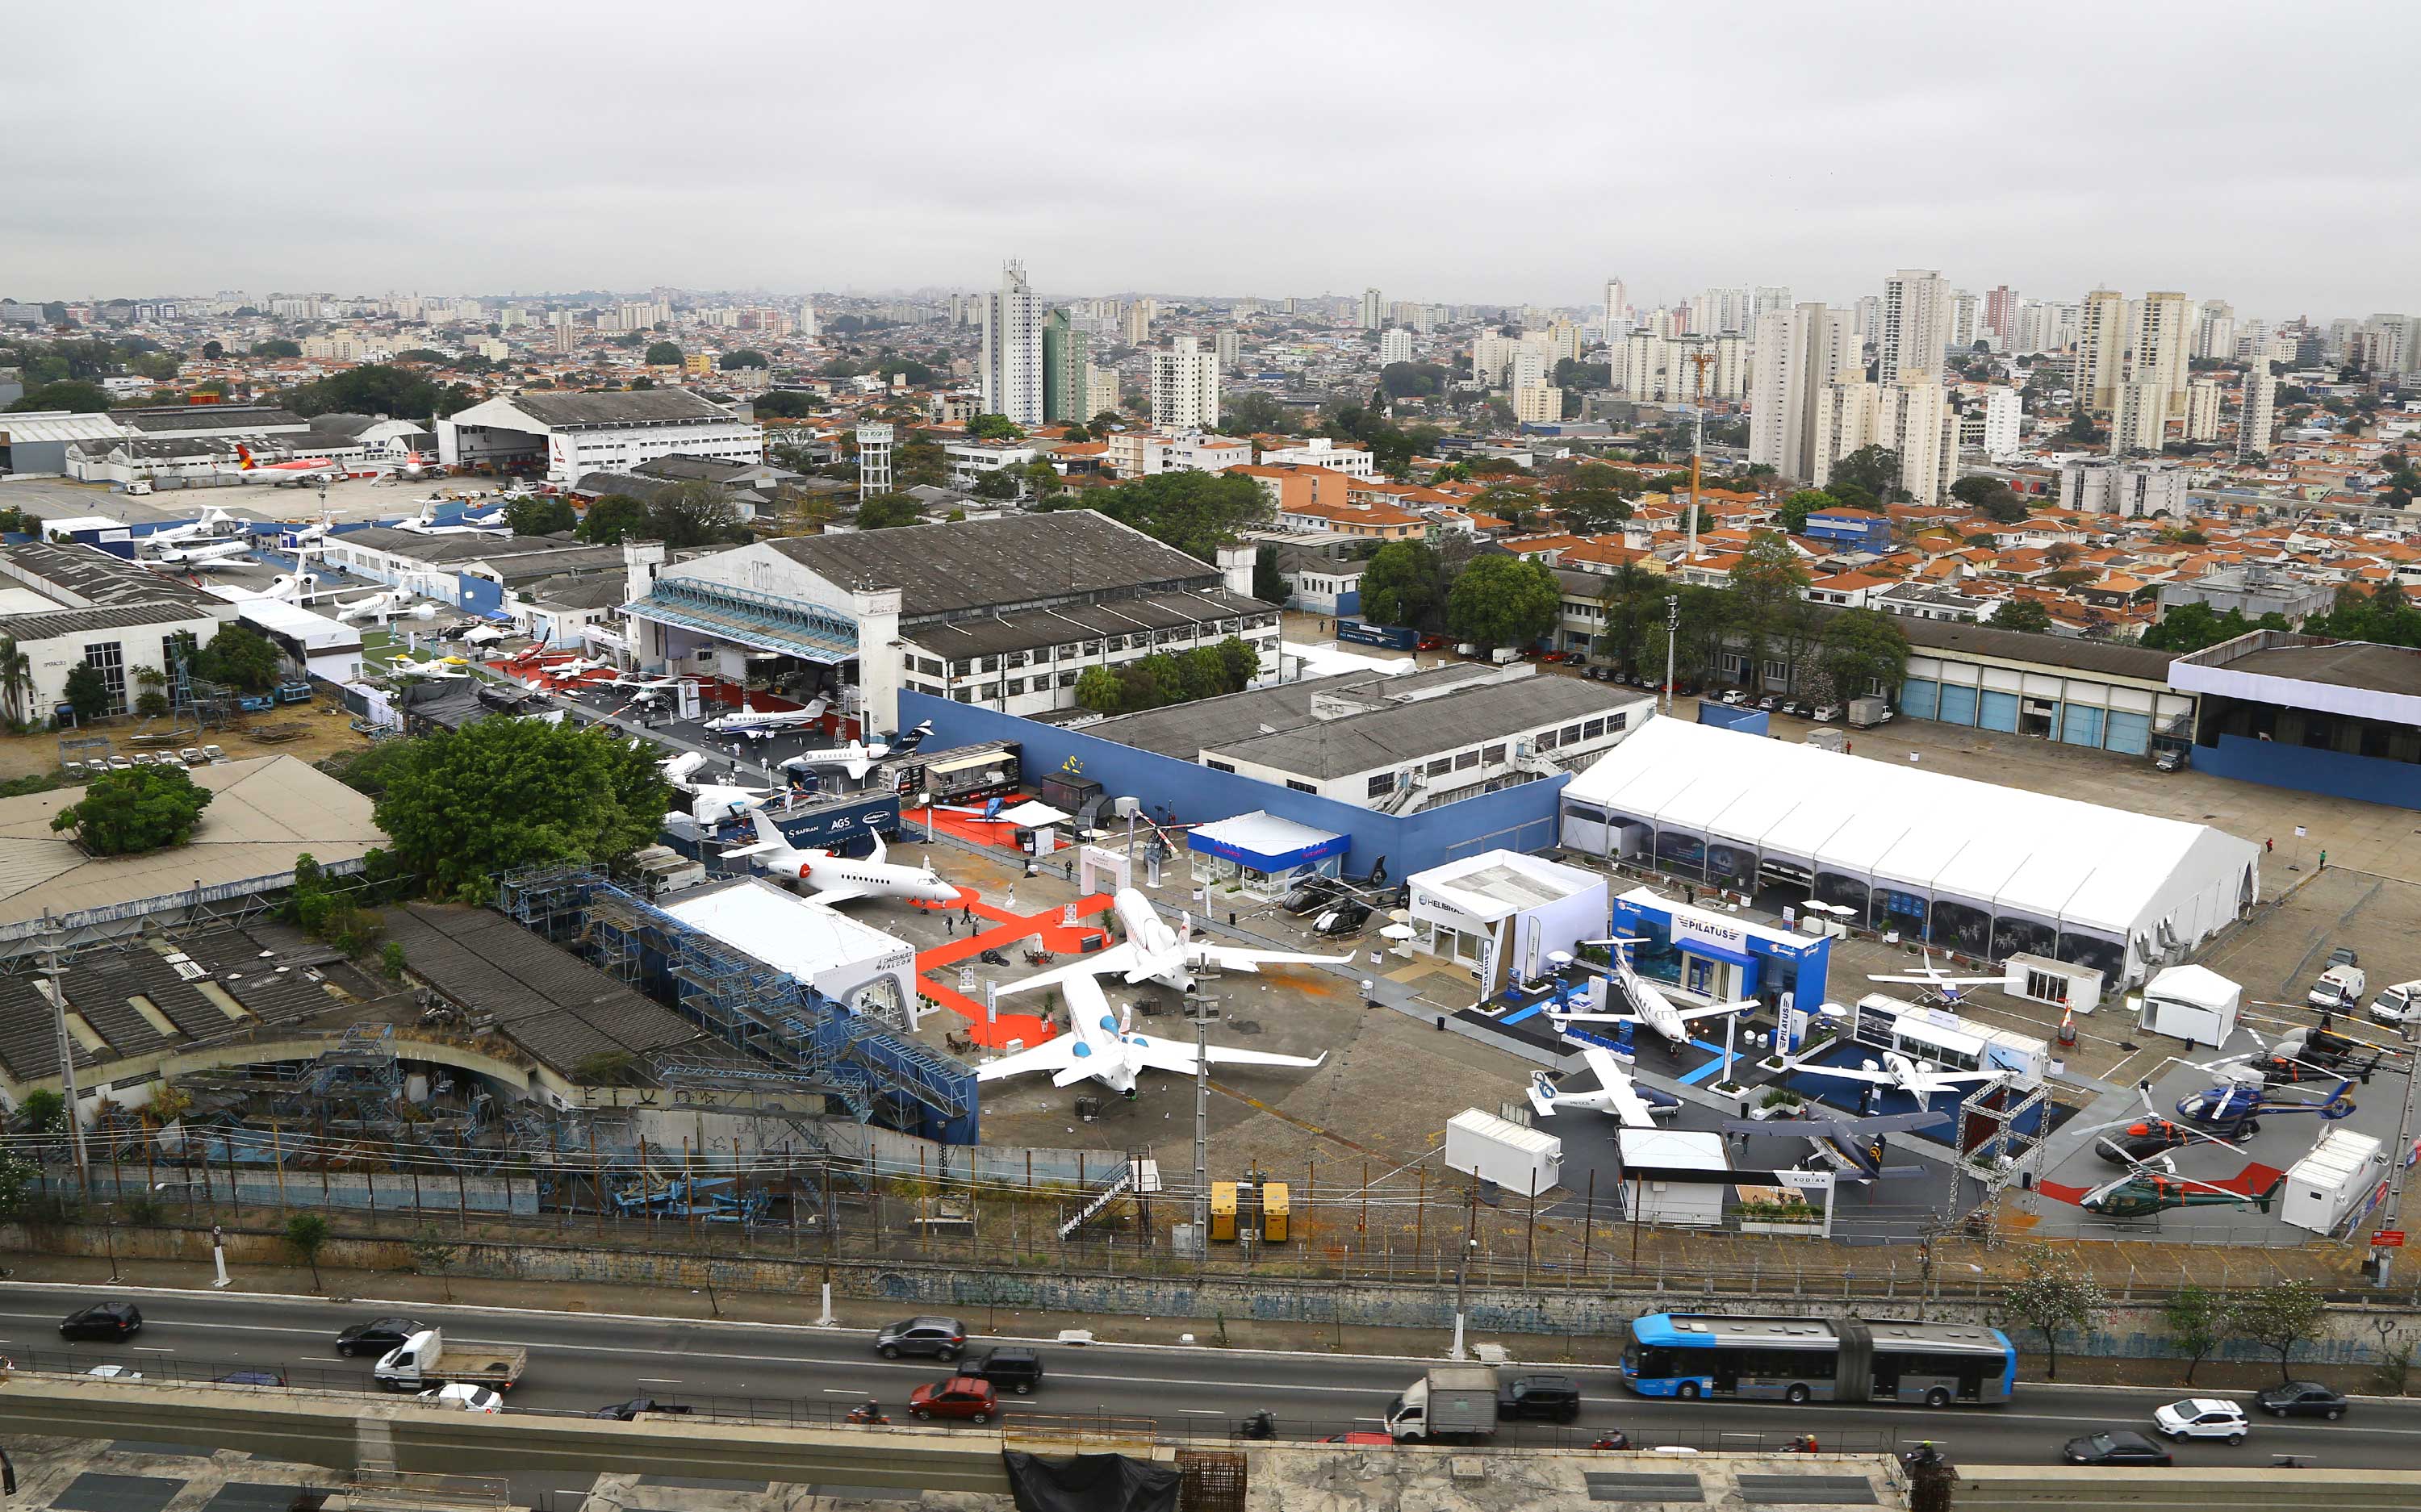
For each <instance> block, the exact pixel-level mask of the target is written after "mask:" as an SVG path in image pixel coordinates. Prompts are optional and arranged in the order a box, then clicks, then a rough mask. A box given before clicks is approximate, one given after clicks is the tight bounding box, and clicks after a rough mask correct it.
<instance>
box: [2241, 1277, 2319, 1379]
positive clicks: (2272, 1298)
mask: <svg viewBox="0 0 2421 1512" xmlns="http://www.w3.org/2000/svg"><path fill="white" fill-rule="evenodd" d="M2328 1311H2329V1306H2328V1299H2327V1298H2326V1297H2324V1296H2322V1295H2321V1294H2320V1291H2319V1288H2318V1287H2316V1286H2313V1285H2312V1284H2311V1283H2310V1282H2308V1281H2300V1280H2288V1281H2278V1282H2273V1283H2271V1284H2270V1285H2269V1286H2264V1287H2262V1288H2261V1289H2260V1290H2259V1291H2257V1292H2255V1293H2254V1294H2253V1295H2252V1296H2250V1297H2248V1298H2246V1299H2245V1300H2244V1303H2243V1306H2242V1308H2241V1310H2240V1311H2239V1313H2238V1314H2237V1321H2238V1323H2239V1325H2240V1326H2241V1327H2242V1329H2243V1330H2244V1332H2245V1333H2247V1334H2249V1335H2251V1336H2252V1337H2253V1338H2255V1339H2257V1340H2259V1341H2260V1343H2261V1347H2262V1348H2265V1349H2273V1350H2275V1351H2277V1355H2278V1379H2279V1380H2281V1381H2286V1380H2293V1379H2294V1378H2293V1377H2292V1375H2290V1374H2289V1373H2288V1368H2287V1364H2288V1357H2289V1356H2291V1355H2292V1354H2293V1353H2294V1352H2295V1346H2296V1345H2298V1344H2301V1343H2303V1342H2304V1340H2305V1339H2308V1338H2310V1337H2311V1336H2312V1335H2313V1334H2315V1333H2319V1331H2320V1324H2321V1323H2322V1322H2323V1321H2325V1320H2326V1319H2327V1317H2328Z"/></svg>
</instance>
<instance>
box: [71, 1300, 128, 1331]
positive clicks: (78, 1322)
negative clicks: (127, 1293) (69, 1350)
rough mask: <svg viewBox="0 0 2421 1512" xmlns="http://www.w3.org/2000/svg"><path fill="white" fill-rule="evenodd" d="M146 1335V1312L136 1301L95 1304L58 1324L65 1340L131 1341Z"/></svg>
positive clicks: (72, 1314)
mask: <svg viewBox="0 0 2421 1512" xmlns="http://www.w3.org/2000/svg"><path fill="white" fill-rule="evenodd" d="M142 1332H143V1309H141V1308H139V1307H137V1306H135V1305H134V1304H133V1302H95V1303H93V1304H92V1305H91V1306H90V1307H86V1308H85V1309H83V1310H81V1311H79V1312H73V1313H70V1314H69V1315H68V1316H67V1317H64V1318H62V1319H61V1320H60V1322H59V1337H60V1338H63V1339H131V1338H133V1336H134V1335H136V1334H137V1333H142Z"/></svg>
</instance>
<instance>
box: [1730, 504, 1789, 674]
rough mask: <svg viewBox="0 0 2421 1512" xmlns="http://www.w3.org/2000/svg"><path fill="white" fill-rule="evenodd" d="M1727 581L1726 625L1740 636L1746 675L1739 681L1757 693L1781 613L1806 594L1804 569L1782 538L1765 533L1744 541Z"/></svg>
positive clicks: (1775, 533) (1761, 532)
mask: <svg viewBox="0 0 2421 1512" xmlns="http://www.w3.org/2000/svg"><path fill="white" fill-rule="evenodd" d="M1730 576H1731V600H1732V625H1733V628H1734V629H1735V630H1736V631H1739V633H1740V637H1741V647H1742V663H1743V664H1744V666H1745V667H1746V669H1747V670H1746V673H1745V675H1744V676H1743V677H1742V681H1744V682H1746V683H1747V684H1748V685H1749V686H1750V687H1752V688H1755V687H1761V686H1763V681H1762V679H1763V678H1764V666H1765V651H1766V647H1767V644H1768V643H1769V642H1771V641H1772V640H1773V637H1774V636H1775V634H1777V633H1778V632H1780V631H1781V630H1782V628H1783V625H1782V616H1783V611H1784V610H1785V609H1786V608H1788V606H1789V605H1790V604H1791V603H1793V602H1795V601H1796V600H1798V598H1799V595H1800V593H1801V592H1802V591H1803V590H1804V589H1805V588H1806V586H1807V582H1808V579H1807V569H1805V568H1804V567H1802V566H1800V565H1799V553H1798V552H1797V550H1795V549H1794V548H1793V547H1792V546H1791V544H1790V541H1789V539H1788V538H1787V537H1785V536H1783V535H1781V534H1780V533H1778V532H1775V531H1771V530H1766V531H1759V532H1758V533H1757V536H1756V537H1755V538H1753V539H1751V540H1750V542H1749V546H1748V550H1747V551H1745V552H1742V553H1741V559H1740V560H1739V561H1737V562H1735V563H1733V564H1732V569H1731V574H1730Z"/></svg>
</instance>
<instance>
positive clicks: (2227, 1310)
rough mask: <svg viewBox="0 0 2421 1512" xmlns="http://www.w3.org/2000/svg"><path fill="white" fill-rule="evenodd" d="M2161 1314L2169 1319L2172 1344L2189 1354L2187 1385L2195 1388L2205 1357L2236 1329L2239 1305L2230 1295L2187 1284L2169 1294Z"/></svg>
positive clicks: (2187, 1357)
mask: <svg viewBox="0 0 2421 1512" xmlns="http://www.w3.org/2000/svg"><path fill="white" fill-rule="evenodd" d="M2161 1312H2162V1315H2163V1317H2166V1318H2167V1319H2168V1324H2169V1343H2170V1344H2172V1345H2174V1346H2175V1347H2176V1348H2179V1349H2182V1350H2184V1351H2185V1355H2186V1384H2187V1385H2189V1386H2191V1385H2193V1384H2194V1379H2195V1371H2196V1370H2198V1369H2200V1368H2201V1366H2202V1363H2203V1360H2204V1359H2205V1357H2207V1356H2208V1355H2209V1354H2210V1351H2211V1350H2213V1349H2215V1348H2219V1345H2220V1342H2221V1341H2222V1340H2223V1339H2225V1338H2226V1337H2227V1336H2228V1333H2229V1331H2230V1330H2231V1329H2233V1328H2234V1327H2235V1325H2236V1319H2237V1305H2236V1302H2235V1301H2234V1299H2232V1298H2231V1297H2229V1296H2228V1294H2227V1293H2226V1292H2221V1291H2213V1290H2212V1289H2211V1288H2210V1287H2209V1286H2194V1285H2187V1286H2179V1288H2178V1289H2177V1290H2175V1291H2173V1292H2171V1293H2169V1300H2168V1302H2165V1303H2164V1304H2163V1306H2162V1308H2161Z"/></svg>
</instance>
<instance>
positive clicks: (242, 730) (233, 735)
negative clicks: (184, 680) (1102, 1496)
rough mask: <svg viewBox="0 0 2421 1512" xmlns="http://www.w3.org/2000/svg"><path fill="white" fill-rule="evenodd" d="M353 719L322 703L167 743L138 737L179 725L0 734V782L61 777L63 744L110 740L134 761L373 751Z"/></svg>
mask: <svg viewBox="0 0 2421 1512" xmlns="http://www.w3.org/2000/svg"><path fill="white" fill-rule="evenodd" d="M350 718H351V716H349V715H348V714H347V713H346V712H345V709H344V707H343V706H342V705H340V704H336V703H333V702H327V701H324V700H322V701H315V702H312V703H308V704H289V705H288V706H287V707H285V708H283V709H277V710H275V711H274V712H272V713H267V714H247V715H245V716H243V717H242V720H241V721H240V722H239V723H238V724H236V725H231V726H229V727H228V728H226V729H219V730H203V731H198V732H197V731H195V729H194V728H193V727H192V726H191V725H184V726H181V728H180V733H178V734H177V735H176V737H175V739H173V740H142V741H137V740H134V739H133V737H135V736H136V735H138V734H163V735H164V734H166V733H168V732H169V731H170V730H171V729H172V728H177V726H172V725H171V723H170V722H169V721H167V720H146V719H139V718H134V717H132V716H130V717H127V718H122V719H106V720H102V721H100V722H98V723H96V724H92V725H86V726H85V727H84V728H83V729H81V730H69V731H64V732H60V731H50V730H45V731H43V732H42V733H41V734H39V735H0V781H5V780H8V779H10V778H17V777H45V776H50V775H53V774H54V773H55V772H57V771H58V770H59V760H60V755H59V742H60V741H61V740H93V739H101V740H107V741H109V742H110V750H111V752H112V753H114V754H116V755H119V756H131V755H133V753H134V752H136V751H143V750H159V749H163V748H166V749H170V750H174V749H178V748H180V747H184V746H199V745H215V746H217V747H218V748H219V749H221V750H223V751H225V752H226V754H227V757H228V759H230V760H240V759H242V758H243V757H246V756H281V755H282V756H295V757H297V758H299V759H301V760H304V761H313V762H316V761H319V760H321V759H322V758H324V757H327V756H336V755H337V754H339V753H347V754H350V753H352V752H357V751H363V750H367V749H368V747H369V741H368V740H367V738H365V737H363V736H361V735H358V734H356V733H354V732H353V730H352V729H351V727H350ZM288 731H291V732H293V733H292V738H291V739H280V738H278V737H279V736H280V735H281V734H282V733H284V732H288Z"/></svg>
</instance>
